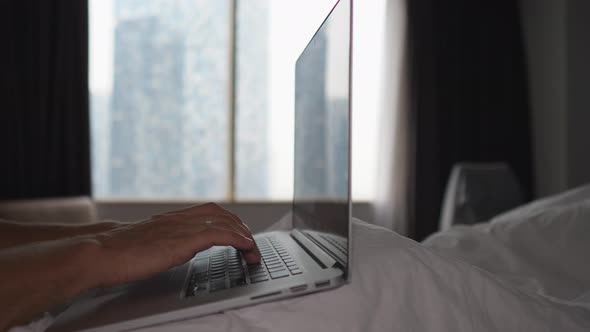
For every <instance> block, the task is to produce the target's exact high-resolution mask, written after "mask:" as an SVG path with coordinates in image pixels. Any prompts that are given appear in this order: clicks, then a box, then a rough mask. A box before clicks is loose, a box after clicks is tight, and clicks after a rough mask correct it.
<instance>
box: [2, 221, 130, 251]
mask: <svg viewBox="0 0 590 332" xmlns="http://www.w3.org/2000/svg"><path fill="white" fill-rule="evenodd" d="M120 225H121V223H118V222H114V221H109V222H101V223H95V224H84V225H59V224H55V225H43V224H20V223H16V222H11V221H6V220H0V250H1V249H4V248H10V247H16V246H21V245H25V244H29V243H33V242H42V241H53V240H58V239H65V238H71V237H75V236H79V235H85V234H92V233H100V232H105V231H108V230H110V229H113V228H115V227H117V226H120Z"/></svg>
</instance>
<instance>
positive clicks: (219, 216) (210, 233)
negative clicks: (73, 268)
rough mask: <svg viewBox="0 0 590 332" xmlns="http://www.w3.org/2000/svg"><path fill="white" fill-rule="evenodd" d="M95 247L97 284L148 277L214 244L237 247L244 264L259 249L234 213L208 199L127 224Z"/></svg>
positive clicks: (256, 258) (257, 255) (257, 258)
mask: <svg viewBox="0 0 590 332" xmlns="http://www.w3.org/2000/svg"><path fill="white" fill-rule="evenodd" d="M94 239H95V240H96V243H97V244H98V248H99V250H98V251H97V257H96V258H97V259H96V260H95V262H99V263H98V264H97V268H98V269H100V271H101V272H99V275H100V277H99V280H97V281H96V282H97V283H98V285H97V286H113V285H117V284H121V283H126V282H130V281H135V280H141V279H146V278H149V277H151V276H153V275H155V274H157V273H159V272H162V271H166V270H168V269H170V268H172V267H174V266H177V265H181V264H183V263H186V262H187V261H189V260H190V259H191V258H193V257H194V256H195V254H196V253H197V252H199V251H203V250H205V249H207V248H209V247H211V246H215V245H228V246H233V247H235V248H237V249H239V250H241V252H242V254H243V257H244V259H245V260H246V262H248V263H258V262H259V261H260V253H259V251H258V248H257V247H256V244H255V242H254V239H253V238H252V234H251V233H250V230H249V229H248V227H247V226H246V225H245V224H244V223H243V222H242V221H241V220H240V219H239V218H238V217H237V216H236V215H234V214H232V213H230V212H229V211H227V210H225V209H223V208H221V207H220V206H218V205H216V204H213V203H208V204H204V205H199V206H193V207H189V208H187V209H183V210H179V211H172V212H168V213H164V214H160V215H156V216H153V217H151V218H150V219H148V220H145V221H142V222H139V223H134V224H127V225H125V226H121V227H118V228H115V229H112V230H109V231H106V232H103V233H100V234H97V235H95V236H94Z"/></svg>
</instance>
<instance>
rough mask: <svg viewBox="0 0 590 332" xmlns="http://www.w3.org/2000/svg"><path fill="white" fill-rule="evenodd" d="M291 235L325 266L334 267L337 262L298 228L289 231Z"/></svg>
mask: <svg viewBox="0 0 590 332" xmlns="http://www.w3.org/2000/svg"><path fill="white" fill-rule="evenodd" d="M291 236H293V238H295V240H296V241H297V242H299V244H301V246H302V247H303V248H304V249H305V250H307V251H308V253H310V254H311V255H312V257H313V258H314V259H317V260H318V261H319V262H320V263H321V264H322V265H323V266H325V267H329V268H332V267H336V266H337V265H338V262H337V261H336V260H335V259H334V258H332V257H330V255H328V254H327V253H326V252H325V251H324V250H323V249H322V248H320V247H319V246H317V245H316V244H315V243H313V242H312V241H311V240H310V239H309V238H308V237H307V236H305V234H303V233H301V231H299V230H298V229H294V230H292V231H291Z"/></svg>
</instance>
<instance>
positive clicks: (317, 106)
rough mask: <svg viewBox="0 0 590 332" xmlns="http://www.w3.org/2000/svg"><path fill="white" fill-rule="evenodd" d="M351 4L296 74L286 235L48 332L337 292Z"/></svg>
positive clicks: (109, 298)
mask: <svg viewBox="0 0 590 332" xmlns="http://www.w3.org/2000/svg"><path fill="white" fill-rule="evenodd" d="M351 14H352V5H351V0H340V1H339V2H338V3H337V4H336V5H335V7H334V8H333V9H332V11H331V12H330V14H329V15H328V17H327V18H326V19H325V21H324V22H323V23H322V25H321V26H320V28H319V29H318V31H317V32H316V33H315V35H314V36H313V38H312V39H311V41H310V42H309V44H308V45H307V47H306V48H305V50H304V51H303V53H302V54H301V56H300V57H299V59H298V60H297V64H296V83H295V90H296V91H295V93H296V98H295V156H294V160H295V174H294V195H293V197H294V198H293V209H292V214H291V215H292V218H293V228H292V229H291V230H288V231H277V232H268V233H262V234H257V235H255V237H254V238H255V240H256V243H257V244H258V247H259V249H260V252H261V255H262V261H261V264H257V265H247V264H246V263H245V261H244V260H243V259H242V258H241V256H240V253H239V251H237V250H235V249H234V248H232V247H220V246H218V247H212V248H210V249H208V250H206V251H203V252H200V253H198V254H197V255H196V256H195V257H194V258H193V259H192V260H191V261H190V262H188V263H187V264H184V265H182V266H179V267H176V268H173V269H171V270H169V271H167V272H165V273H162V274H160V275H158V276H156V277H154V278H152V279H149V280H145V281H140V282H136V283H131V284H127V285H123V286H120V287H115V288H112V289H106V290H98V291H94V292H92V293H89V294H87V295H86V296H83V297H81V298H80V299H78V300H77V301H75V302H74V303H73V304H72V305H71V306H70V307H69V308H68V309H67V310H65V311H64V312H63V313H62V314H60V315H59V316H58V317H57V319H56V322H55V323H54V325H52V327H51V328H50V329H49V331H122V330H133V329H136V328H140V327H146V326H154V325H159V324H164V323H168V322H172V321H177V320H184V319H188V318H193V317H198V316H203V315H207V314H211V313H216V312H221V311H224V310H228V309H232V308H238V307H243V306H248V305H253V304H257V303H261V302H267V301H274V300H278V299H283V298H288V297H292V296H299V295H303V294H308V293H313V292H319V291H324V290H328V289H332V288H335V287H338V286H340V285H342V284H344V283H346V282H347V281H348V280H349V270H348V267H349V266H350V256H349V255H348V253H349V252H350V250H351V247H350V241H349V234H350V227H351V222H350V219H351V217H350V212H351V210H350V209H351V206H350V174H351V172H350V128H351V123H350V88H351V80H350V78H351V35H352V33H351V23H352V19H351V17H352V15H351Z"/></svg>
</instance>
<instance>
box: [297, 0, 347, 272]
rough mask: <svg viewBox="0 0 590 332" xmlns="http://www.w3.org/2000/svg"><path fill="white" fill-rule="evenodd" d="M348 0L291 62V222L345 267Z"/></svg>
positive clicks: (345, 0) (336, 7)
mask: <svg viewBox="0 0 590 332" xmlns="http://www.w3.org/2000/svg"><path fill="white" fill-rule="evenodd" d="M350 10H351V9H350V0H341V1H339V3H338V4H337V5H336V6H335V7H334V9H333V10H332V12H331V13H330V15H329V16H328V17H327V18H326V20H325V21H324V23H323V24H322V26H321V27H320V28H319V30H318V31H317V32H316V34H315V35H314V36H313V38H312V40H311V41H310V42H309V44H308V45H307V47H306V48H305V50H304V51H303V53H302V54H301V56H300V57H299V59H298V60H297V64H296V68H295V174H294V200H293V226H294V228H296V229H300V230H305V231H303V232H304V233H306V235H308V236H312V237H314V239H315V240H316V241H315V242H316V243H318V244H319V245H321V246H322V247H324V248H325V249H327V250H328V251H329V252H330V253H333V257H334V258H335V259H336V260H337V261H339V262H340V263H341V264H342V265H343V267H344V268H345V270H346V266H347V263H348V257H347V253H348V241H347V240H348V232H349V218H350V174H349V172H350V171H349V168H350V166H349V165H350V160H349V159H350V129H349V128H350V112H349V109H350V107H349V106H350V105H349V104H350V97H349V95H350V85H349V80H350V75H349V70H350V26H351V24H350Z"/></svg>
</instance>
